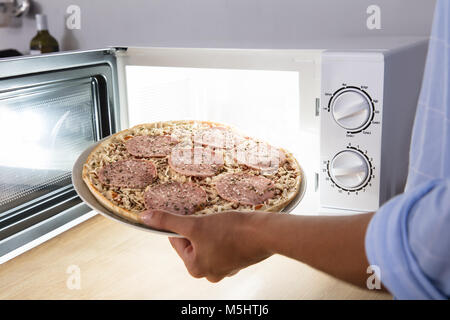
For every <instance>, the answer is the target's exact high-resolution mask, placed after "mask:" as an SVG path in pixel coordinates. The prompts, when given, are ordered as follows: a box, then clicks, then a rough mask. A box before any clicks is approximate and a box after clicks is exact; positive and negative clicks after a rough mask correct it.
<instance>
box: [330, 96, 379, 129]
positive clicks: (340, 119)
mask: <svg viewBox="0 0 450 320" xmlns="http://www.w3.org/2000/svg"><path fill="white" fill-rule="evenodd" d="M331 110H332V113H333V117H334V120H335V121H336V122H337V124H338V125H340V126H341V127H342V128H344V129H347V130H358V129H361V128H363V127H364V126H365V125H366V124H367V123H368V122H369V120H370V118H371V116H372V103H371V101H370V98H369V97H368V96H367V95H366V94H365V93H364V92H362V91H361V90H358V89H353V88H349V89H344V90H342V91H341V92H339V94H338V95H337V96H335V97H333V99H332V101H331Z"/></svg>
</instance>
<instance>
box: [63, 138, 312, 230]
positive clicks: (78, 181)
mask: <svg viewBox="0 0 450 320" xmlns="http://www.w3.org/2000/svg"><path fill="white" fill-rule="evenodd" d="M105 139H106V138H105ZM102 141H103V140H101V141H99V142H97V143H95V144H93V145H92V146H90V147H89V148H87V149H86V150H85V151H83V153H82V154H81V155H80V156H79V157H78V159H77V160H76V161H75V164H74V166H73V169H72V183H73V186H74V187H75V190H76V192H77V193H78V195H79V196H80V198H81V199H82V200H83V201H84V202H85V203H86V204H87V205H88V206H89V207H90V208H91V209H92V210H94V211H96V212H98V213H100V214H101V215H103V216H105V217H107V218H110V219H113V220H115V221H118V222H120V223H124V224H127V225H129V226H132V227H135V228H138V229H140V230H144V231H148V232H152V233H156V234H160V235H164V236H170V237H181V236H180V235H178V234H176V233H172V232H167V231H161V230H157V229H153V228H151V227H148V226H145V225H142V224H139V223H136V222H132V221H129V220H127V219H125V218H122V217H121V216H118V215H116V214H114V213H113V212H111V211H109V210H108V209H107V208H105V207H104V206H103V205H102V204H101V203H100V202H98V200H97V199H96V198H95V197H94V196H93V195H92V193H91V191H90V190H89V188H88V187H87V186H86V184H85V183H84V181H83V178H82V171H83V165H84V164H85V163H86V160H87V158H88V156H89V154H90V153H91V151H92V150H93V149H94V148H95V147H96V146H97V145H98V144H100V143H101V142H102ZM300 170H301V175H302V181H301V183H300V191H299V192H298V194H297V196H296V197H295V198H294V199H293V200H292V201H291V202H290V203H289V204H288V205H287V206H286V207H285V208H284V209H283V210H282V212H284V213H289V212H291V211H292V210H294V208H295V207H297V205H298V204H299V203H300V201H301V200H302V198H303V196H304V194H305V191H306V176H305V174H304V172H303V169H302V168H301V167H300Z"/></svg>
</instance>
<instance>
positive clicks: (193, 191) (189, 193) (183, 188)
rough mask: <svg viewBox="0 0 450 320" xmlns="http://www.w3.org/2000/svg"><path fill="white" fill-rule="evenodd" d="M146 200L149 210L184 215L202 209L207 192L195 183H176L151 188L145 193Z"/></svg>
mask: <svg viewBox="0 0 450 320" xmlns="http://www.w3.org/2000/svg"><path fill="white" fill-rule="evenodd" d="M144 199H145V207H146V208H147V209H154V210H166V211H169V212H172V213H176V214H181V215H184V214H193V213H194V212H195V211H197V210H199V209H201V208H202V206H203V205H204V204H205V203H206V200H207V196H206V192H205V190H203V189H202V188H201V187H200V186H199V185H197V184H195V183H192V182H186V183H180V182H175V181H174V182H168V183H164V184H158V185H156V186H150V187H149V188H148V189H147V190H146V191H145V193H144Z"/></svg>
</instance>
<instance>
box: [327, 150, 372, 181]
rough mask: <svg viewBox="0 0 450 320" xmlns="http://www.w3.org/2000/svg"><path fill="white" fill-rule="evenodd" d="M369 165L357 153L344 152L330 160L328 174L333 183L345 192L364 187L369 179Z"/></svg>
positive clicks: (363, 157) (353, 151) (362, 156)
mask: <svg viewBox="0 0 450 320" xmlns="http://www.w3.org/2000/svg"><path fill="white" fill-rule="evenodd" d="M369 171H370V163H369V162H368V160H367V158H366V157H365V156H364V155H363V154H362V153H361V152H359V151H356V150H345V151H342V152H339V153H338V154H337V155H336V156H335V157H334V158H333V160H331V163H330V167H329V173H330V176H331V178H332V179H333V181H334V183H336V185H338V186H339V187H341V188H343V189H347V190H355V189H358V188H361V187H362V186H364V184H365V183H366V182H367V180H368V179H369Z"/></svg>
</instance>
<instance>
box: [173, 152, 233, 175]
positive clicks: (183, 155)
mask: <svg viewBox="0 0 450 320" xmlns="http://www.w3.org/2000/svg"><path fill="white" fill-rule="evenodd" d="M223 165H224V161H223V153H222V152H221V151H219V150H213V149H211V148H203V147H194V148H174V149H173V150H172V153H171V155H170V156H169V166H170V168H171V169H172V170H174V171H175V172H177V173H179V174H182V175H185V176H193V177H210V176H213V175H215V174H216V173H217V172H218V171H219V170H220V169H221V168H222V167H223Z"/></svg>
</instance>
